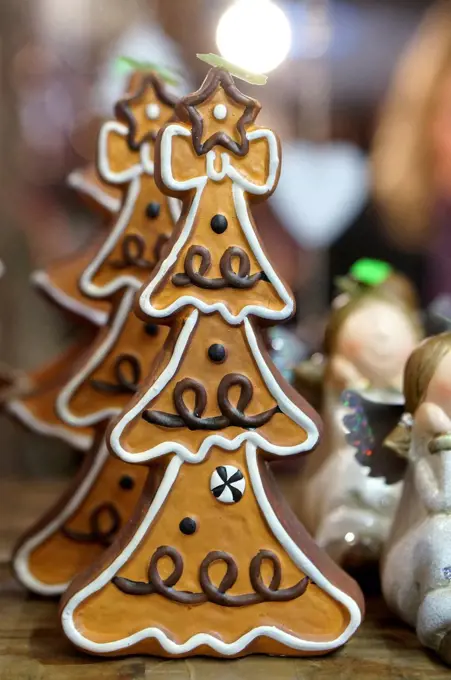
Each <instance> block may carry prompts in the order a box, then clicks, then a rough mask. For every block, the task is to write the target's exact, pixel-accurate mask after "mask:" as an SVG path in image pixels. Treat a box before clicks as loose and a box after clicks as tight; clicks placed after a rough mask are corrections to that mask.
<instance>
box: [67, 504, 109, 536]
mask: <svg viewBox="0 0 451 680" xmlns="http://www.w3.org/2000/svg"><path fill="white" fill-rule="evenodd" d="M102 515H104V516H108V518H109V519H110V528H109V529H107V530H104V529H102V528H101V527H100V519H101V517H102ZM89 524H90V527H91V531H90V532H82V531H76V530H75V529H71V528H70V527H67V526H63V527H62V529H61V532H62V533H63V534H64V536H66V538H70V539H71V540H72V541H77V542H78V543H99V544H100V545H105V546H108V545H111V543H112V542H113V540H114V538H115V536H116V534H117V532H118V531H119V529H120V526H121V517H120V515H119V512H118V510H117V508H116V506H115V505H113V503H109V502H105V503H101V504H100V505H98V506H97V507H96V508H95V509H94V510H93V511H92V513H91V515H90V517H89Z"/></svg>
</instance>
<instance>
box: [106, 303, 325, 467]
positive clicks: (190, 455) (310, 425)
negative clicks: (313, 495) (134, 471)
mask: <svg viewBox="0 0 451 680" xmlns="http://www.w3.org/2000/svg"><path fill="white" fill-rule="evenodd" d="M198 317H199V312H198V311H197V310H193V311H192V312H191V314H190V316H189V317H188V318H187V319H186V322H185V325H184V326H183V329H182V331H181V332H180V335H179V337H178V338H177V341H176V344H175V347H174V352H173V354H172V356H171V359H170V361H169V363H168V364H167V366H166V367H165V368H164V370H163V371H162V373H161V374H160V375H159V376H158V378H157V379H156V380H155V382H154V383H153V384H152V386H151V387H150V388H149V389H148V390H147V391H146V392H145V393H144V395H143V396H142V397H141V399H139V401H138V402H137V403H136V404H135V405H134V406H133V407H132V408H130V409H129V410H128V411H126V412H125V413H124V414H123V416H122V418H121V419H120V420H119V422H118V423H117V424H116V426H115V427H114V428H113V431H112V432H111V435H110V445H111V447H112V449H113V451H114V453H115V454H116V455H117V456H119V458H121V459H122V460H124V461H126V462H127V463H143V462H148V461H150V460H154V459H155V458H158V457H159V456H163V455H165V454H168V453H175V454H176V455H178V456H180V458H181V459H182V460H184V461H186V462H188V463H201V462H202V461H203V460H204V459H205V457H206V456H207V454H208V452H209V450H210V449H211V447H212V446H219V447H220V448H222V449H224V450H226V451H234V450H236V449H238V448H239V447H240V446H241V444H242V443H243V442H245V441H250V442H253V443H254V444H255V445H256V446H257V447H260V448H261V449H263V450H264V451H268V452H269V453H272V454H274V455H276V456H290V455H294V454H296V453H301V452H303V451H309V450H310V449H312V448H313V447H314V446H315V445H316V443H317V441H318V437H319V433H318V429H317V427H316V425H315V423H314V422H313V421H312V420H311V419H310V418H309V417H308V416H307V415H306V414H305V413H303V412H302V411H301V410H300V409H299V408H298V407H297V406H296V405H295V404H294V403H293V402H292V401H291V400H290V399H289V398H288V397H287V395H286V394H285V393H284V392H283V390H282V389H281V387H280V385H279V383H278V382H277V380H276V379H275V378H274V376H273V374H272V372H271V370H270V369H269V367H268V365H267V364H266V361H265V359H264V358H263V355H262V353H261V351H260V349H259V347H258V342H257V338H256V336H255V333H254V330H253V328H252V325H251V323H250V321H249V320H248V319H245V320H244V328H245V332H246V338H247V343H248V345H249V348H250V350H251V353H252V355H253V358H254V360H255V362H256V363H257V366H258V369H259V371H260V375H261V376H262V378H263V381H264V383H265V385H266V387H267V388H268V390H269V392H270V394H271V395H272V396H273V398H274V400H275V401H276V402H277V404H278V405H279V408H280V410H281V411H282V413H284V414H285V415H286V416H287V417H288V418H290V419H291V420H292V421H293V422H295V423H296V424H297V425H299V426H300V427H301V428H302V429H303V430H304V431H305V432H306V433H307V437H306V439H305V440H304V441H302V442H300V443H299V444H295V445H292V446H278V445H276V444H272V443H271V442H268V441H267V440H266V439H265V438H264V437H263V436H262V435H261V434H259V433H258V432H257V431H252V430H249V431H244V432H241V433H240V434H238V435H237V436H236V437H234V439H227V438H226V437H223V436H222V435H220V434H212V435H209V436H208V437H206V438H205V439H204V440H203V442H202V444H201V445H200V447H199V450H198V451H197V452H193V451H191V450H190V449H188V448H187V447H186V446H184V445H183V444H180V443H178V442H173V441H170V440H166V441H164V442H161V443H160V444H158V445H157V446H152V447H151V448H149V449H147V450H146V451H142V452H141V453H130V452H129V451H127V450H126V449H124V448H123V447H122V445H121V442H120V439H121V436H122V433H123V431H124V429H125V428H126V427H127V425H128V424H129V423H130V422H131V421H132V420H133V419H134V418H135V417H136V416H138V415H139V414H140V413H141V412H142V411H143V410H144V409H145V408H146V407H147V406H148V404H149V403H150V402H151V401H153V400H154V399H155V397H156V396H157V395H158V394H159V393H160V392H161V391H162V390H163V389H164V388H165V387H166V385H167V384H168V383H169V381H170V380H171V379H172V378H173V377H174V375H175V374H176V372H177V370H178V368H179V365H180V362H181V360H182V357H183V353H184V351H185V348H186V346H187V344H188V342H189V340H190V338H191V335H192V333H193V332H194V330H195V327H196V325H197V321H198Z"/></svg>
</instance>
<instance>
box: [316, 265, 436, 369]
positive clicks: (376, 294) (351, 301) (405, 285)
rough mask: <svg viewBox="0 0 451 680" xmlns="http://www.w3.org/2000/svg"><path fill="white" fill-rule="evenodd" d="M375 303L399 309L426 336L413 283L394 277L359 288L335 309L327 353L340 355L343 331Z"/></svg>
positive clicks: (328, 334) (419, 336)
mask: <svg viewBox="0 0 451 680" xmlns="http://www.w3.org/2000/svg"><path fill="white" fill-rule="evenodd" d="M371 300H382V301H384V302H388V303H389V304H392V305H393V306H395V307H398V308H399V309H400V310H401V311H402V312H403V313H404V314H405V315H406V317H407V318H408V319H409V320H410V322H411V323H412V326H413V328H414V329H415V330H416V332H417V333H418V338H419V339H420V338H422V337H423V328H422V326H421V323H420V318H419V314H418V309H419V303H418V298H417V294H416V291H415V289H414V287H413V285H412V284H411V283H410V281H409V280H408V279H407V278H406V277H405V276H403V275H402V274H390V276H389V277H388V278H387V279H386V280H385V281H384V282H383V283H380V284H378V285H377V286H368V287H363V288H356V290H355V293H354V294H351V295H350V296H349V298H348V300H347V302H345V303H344V304H343V305H341V306H339V307H335V308H333V309H332V312H331V315H330V317H329V321H328V324H327V327H326V332H325V336H324V353H325V355H326V356H329V357H330V356H331V355H333V354H334V353H335V352H336V348H337V343H338V338H339V334H340V331H341V329H342V327H343V325H344V324H345V322H346V320H347V319H348V318H349V317H350V316H351V315H352V314H353V313H354V312H355V311H356V310H357V309H359V308H360V307H362V306H364V305H366V304H368V302H369V301H371Z"/></svg>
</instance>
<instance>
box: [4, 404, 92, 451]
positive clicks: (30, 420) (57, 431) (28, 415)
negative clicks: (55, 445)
mask: <svg viewBox="0 0 451 680" xmlns="http://www.w3.org/2000/svg"><path fill="white" fill-rule="evenodd" d="M5 409H6V411H8V413H10V414H11V415H13V416H15V417H16V418H17V419H18V420H20V422H21V423H23V424H24V425H26V426H27V428H29V429H30V430H32V431H33V432H37V433H38V434H42V435H44V436H46V437H56V438H57V439H60V440H61V441H63V442H66V443H67V444H70V445H71V446H73V447H74V449H78V450H79V451H88V450H89V449H90V448H91V446H92V444H93V441H94V434H92V435H89V434H81V433H80V434H76V433H75V432H70V431H69V430H68V429H67V428H66V427H64V425H49V423H46V422H44V421H43V420H40V419H39V418H36V416H35V415H34V414H33V413H32V412H31V411H30V410H29V409H28V408H27V407H26V406H25V404H23V403H22V402H21V401H20V400H19V399H13V400H12V401H9V402H7V403H6V404H5Z"/></svg>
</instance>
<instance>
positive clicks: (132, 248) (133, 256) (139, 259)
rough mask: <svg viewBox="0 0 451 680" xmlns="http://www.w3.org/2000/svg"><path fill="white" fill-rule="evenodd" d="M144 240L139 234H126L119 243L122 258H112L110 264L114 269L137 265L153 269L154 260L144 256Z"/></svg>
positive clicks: (141, 267)
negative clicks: (120, 243)
mask: <svg viewBox="0 0 451 680" xmlns="http://www.w3.org/2000/svg"><path fill="white" fill-rule="evenodd" d="M145 249H146V242H145V240H144V239H143V237H142V236H140V234H127V235H126V236H125V237H124V239H123V241H122V245H121V252H122V259H120V260H113V261H112V262H111V266H112V267H114V268H115V269H125V268H126V267H139V268H140V269H153V267H154V262H151V261H150V260H147V259H146V258H145V257H144V252H145Z"/></svg>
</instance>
